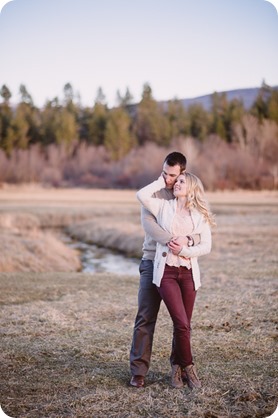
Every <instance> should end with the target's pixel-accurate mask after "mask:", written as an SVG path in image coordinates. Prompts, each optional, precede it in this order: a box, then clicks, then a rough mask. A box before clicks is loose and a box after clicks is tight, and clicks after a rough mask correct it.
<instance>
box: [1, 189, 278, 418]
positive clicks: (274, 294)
mask: <svg viewBox="0 0 278 418" xmlns="http://www.w3.org/2000/svg"><path fill="white" fill-rule="evenodd" d="M209 199H210V201H211V206H212V209H213V211H214V212H215V213H216V215H217V223H218V226H217V228H216V229H215V230H214V232H213V250H212V253H211V254H210V255H208V256H206V257H203V258H202V259H200V264H201V270H202V272H203V278H202V287H201V289H200V290H199V291H198V296H197V300H196V305H195V310H194V315H193V324H192V325H193V333H192V346H193V354H194V357H195V361H196V365H197V368H198V371H199V375H200V377H201V380H202V382H203V387H202V389H200V390H195V391H192V392H191V391H189V389H187V388H184V389H178V390H177V389H173V388H171V386H170V367H169V360H168V357H169V352H170V344H171V333H172V327H171V321H170V319H169V315H168V313H167V311H166V309H165V307H164V306H162V307H161V311H160V314H159V319H158V323H157V327H156V333H155V341H154V348H153V356H152V364H151V369H150V372H149V374H148V377H147V385H146V387H145V388H144V389H139V390H136V389H133V388H131V387H129V386H128V382H129V378H130V376H129V362H128V360H129V349H130V344H131V338H132V329H133V322H134V317H135V314H136V307H137V289H138V278H139V276H138V277H134V276H129V275H127V274H126V272H124V273H123V275H122V276H117V275H112V274H103V273H102V274H100V273H99V274H94V275H89V274H85V273H81V272H78V271H76V270H78V269H79V268H80V266H79V265H78V261H76V262H74V263H73V264H72V265H71V266H70V268H68V269H67V271H65V264H66V265H67V266H68V265H69V264H71V263H70V260H71V257H76V256H77V254H75V253H68V249H67V248H66V247H65V246H63V244H62V243H61V242H60V241H59V233H58V231H59V228H65V229H66V230H67V231H68V232H69V233H71V235H73V236H76V237H78V238H79V239H83V240H85V241H88V242H92V241H93V242H97V243H99V244H101V245H106V246H107V247H111V248H116V247H120V249H121V251H122V252H125V253H128V254H137V255H138V256H140V251H141V244H142V239H143V234H142V230H141V227H140V214H139V205H138V203H137V202H136V200H135V197H134V192H133V191H124V192H122V191H109V190H106V191H93V190H88V191H86V190H62V191H60V190H42V189H40V188H37V187H33V188H30V187H28V188H26V189H24V188H20V189H17V188H7V189H3V190H0V231H1V236H2V239H1V243H0V254H1V255H2V258H1V256H0V261H1V260H2V261H1V264H0V270H1V273H0V324H1V325H0V329H1V350H0V356H1V399H0V404H1V407H2V409H3V411H4V412H5V413H6V414H7V415H8V416H10V417H14V418H19V417H20V418H21V417H22V418H23V417H24V418H25V417H26V418H27V417H28V418H29V417H32V418H41V417H46V418H48V417H49V418H60V417H80V418H81V417H82V418H83V417H84V418H87V417H94V418H95V417H97V418H98V417H99V418H102V417H119V418H125V417H126V418H127V417H151V418H160V417H165V418H166V417H167V418H168V417H169V418H170V417H171V418H172V417H175V418H179V417H192V418H201V417H202V418H226V417H235V418H237V417H242V418H243V417H244V418H247V417H250V418H253V417H269V416H270V415H271V414H272V413H273V412H274V410H275V408H276V406H277V393H278V384H277V371H278V366H277V340H278V318H277V300H278V286H277V276H278V274H277V254H278V245H277V235H278V231H277V220H278V216H277V215H278V206H277V203H278V196H277V193H270V192H260V193H259V192H258V193H251V192H231V193H228V192H225V193H215V194H210V195H209ZM19 243H20V244H19ZM54 243H55V244H54ZM19 249H20V250H19ZM43 249H44V250H43ZM19 251H24V255H21V256H20V254H18V252H19ZM3 254H5V256H4V257H3ZM30 254H33V256H34V257H33V258H34V259H36V258H40V259H41V262H40V264H39V267H38V265H37V264H36V262H35V261H34V260H33V259H32V260H33V261H30V260H31V258H30V260H29V258H28V257H29V256H30ZM7 255H9V257H8V258H7ZM54 255H55V262H54ZM19 257H21V262H20V263H19V261H18V258H19ZM30 257H31V256H30ZM65 257H66V258H65ZM26 259H28V260H29V262H28V263H29V264H28V263H27V265H26V264H24V260H26ZM7 260H8V263H9V268H8V269H5V265H6V264H5V263H7ZM14 260H15V261H14ZM61 260H63V262H62V261H61ZM65 260H66V261H65ZM55 263H56V264H55ZM53 266H54V267H53Z"/></svg>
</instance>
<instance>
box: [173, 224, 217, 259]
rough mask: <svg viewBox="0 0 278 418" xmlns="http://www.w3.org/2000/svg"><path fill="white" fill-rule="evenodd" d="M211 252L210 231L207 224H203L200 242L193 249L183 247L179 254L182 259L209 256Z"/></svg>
mask: <svg viewBox="0 0 278 418" xmlns="http://www.w3.org/2000/svg"><path fill="white" fill-rule="evenodd" d="M210 251H211V230H210V227H209V225H208V223H206V222H204V227H203V229H202V232H201V233H200V242H199V244H197V245H194V246H193V247H187V246H185V245H184V246H183V247H182V250H181V252H180V253H179V255H180V256H182V257H187V258H190V257H199V256H201V255H206V254H209V253H210Z"/></svg>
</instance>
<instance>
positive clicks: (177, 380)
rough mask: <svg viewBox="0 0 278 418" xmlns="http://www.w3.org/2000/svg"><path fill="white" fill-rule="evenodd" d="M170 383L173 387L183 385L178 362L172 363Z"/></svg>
mask: <svg viewBox="0 0 278 418" xmlns="http://www.w3.org/2000/svg"><path fill="white" fill-rule="evenodd" d="M171 384H172V386H173V387H174V388H182V387H183V382H182V380H181V368H180V366H179V365H178V364H173V365H172V375H171Z"/></svg>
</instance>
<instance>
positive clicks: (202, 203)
mask: <svg viewBox="0 0 278 418" xmlns="http://www.w3.org/2000/svg"><path fill="white" fill-rule="evenodd" d="M181 176H184V177H185V181H186V187H187V202H186V207H187V208H188V209H189V210H190V209H197V210H198V211H199V212H201V213H202V214H203V215H204V218H205V220H206V222H208V224H209V225H210V226H215V225H216V222H215V219H214V218H215V215H213V214H212V213H211V211H210V207H209V203H208V201H207V198H206V196H205V191H204V186H203V183H202V182H201V180H200V179H199V178H198V177H197V176H195V174H192V173H188V172H184V173H182V174H181Z"/></svg>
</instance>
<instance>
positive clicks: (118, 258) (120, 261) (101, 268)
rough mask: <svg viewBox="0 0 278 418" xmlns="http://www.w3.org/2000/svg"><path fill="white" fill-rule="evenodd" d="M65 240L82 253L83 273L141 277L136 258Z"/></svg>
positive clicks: (65, 238)
mask: <svg viewBox="0 0 278 418" xmlns="http://www.w3.org/2000/svg"><path fill="white" fill-rule="evenodd" d="M63 238H64V239H63V241H64V242H65V244H67V245H68V246H69V247H71V248H74V249H76V250H78V251H79V252H80V258H81V263H82V271H83V272H84V273H97V272H100V273H103V272H107V273H114V274H129V275H132V276H138V275H139V263H140V260H138V259H136V258H129V257H126V256H124V255H123V254H120V253H117V252H116V251H112V250H110V249H107V248H103V247H98V246H97V245H92V244H86V243H84V242H80V241H74V240H72V239H71V238H69V237H63Z"/></svg>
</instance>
